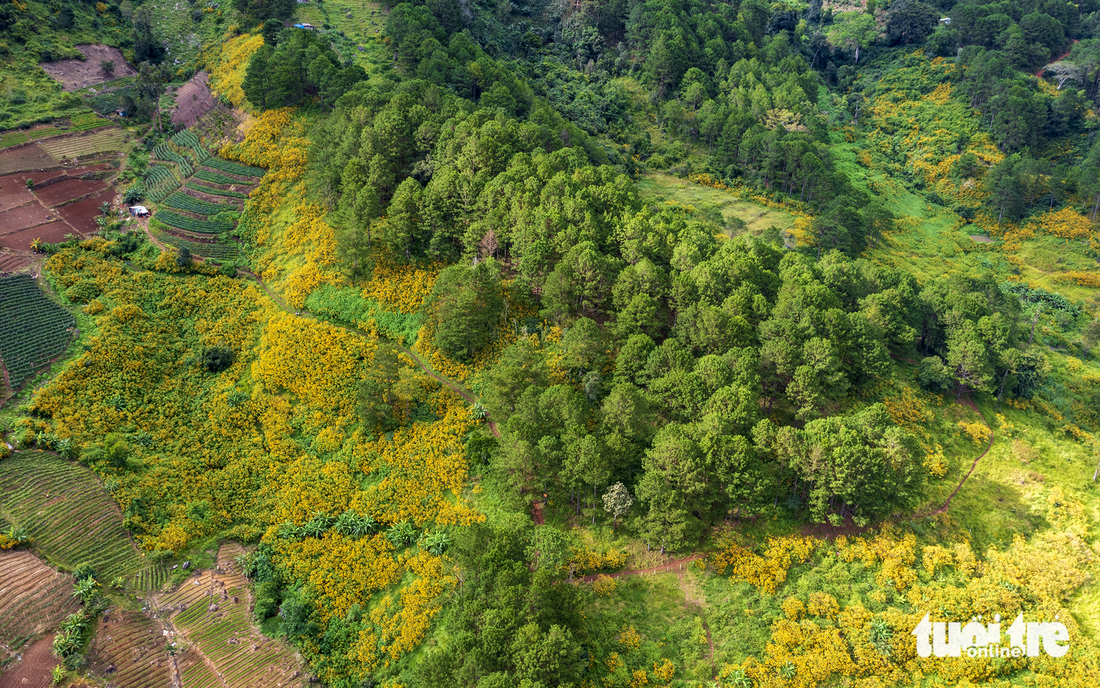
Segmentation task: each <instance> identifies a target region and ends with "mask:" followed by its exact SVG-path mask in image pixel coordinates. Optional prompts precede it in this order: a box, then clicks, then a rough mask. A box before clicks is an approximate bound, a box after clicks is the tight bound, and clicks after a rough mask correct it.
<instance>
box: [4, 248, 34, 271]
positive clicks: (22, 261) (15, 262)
mask: <svg viewBox="0 0 1100 688" xmlns="http://www.w3.org/2000/svg"><path fill="white" fill-rule="evenodd" d="M33 262H34V257H33V256H29V255H27V254H25V253H0V275H3V274H6V273H11V272H15V271H16V270H20V269H22V268H23V267H25V266H27V265H30V264H31V263H33Z"/></svg>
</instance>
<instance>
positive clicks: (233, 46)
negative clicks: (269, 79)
mask: <svg viewBox="0 0 1100 688" xmlns="http://www.w3.org/2000/svg"><path fill="white" fill-rule="evenodd" d="M263 44H264V37H263V36H261V35H259V34H256V35H249V34H242V35H240V36H235V37H233V38H230V39H228V40H223V41H220V42H217V41H215V42H213V43H211V44H210V45H209V46H208V47H207V48H206V49H205V50H204V51H203V59H204V60H205V62H206V68H207V71H208V73H209V75H210V90H211V91H213V92H214V93H215V94H217V95H225V96H226V97H227V98H229V102H231V103H233V105H234V107H238V108H242V109H248V99H247V98H245V96H244V91H243V90H241V84H242V83H244V72H245V69H247V68H248V60H249V59H250V58H251V57H252V54H253V53H254V52H256V51H257V50H259V49H260V48H261V47H263Z"/></svg>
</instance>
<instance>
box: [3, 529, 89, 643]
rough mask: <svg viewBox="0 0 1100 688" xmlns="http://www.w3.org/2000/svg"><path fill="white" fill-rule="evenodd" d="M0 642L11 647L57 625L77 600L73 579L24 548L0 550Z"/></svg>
mask: <svg viewBox="0 0 1100 688" xmlns="http://www.w3.org/2000/svg"><path fill="white" fill-rule="evenodd" d="M0 581H3V585H0V619H3V620H4V622H3V623H0V645H7V646H9V647H10V646H11V645H12V644H13V643H15V642H16V641H22V640H27V639H29V638H30V637H31V636H33V635H36V634H38V633H41V632H43V631H45V630H47V629H48V628H50V627H51V626H54V625H56V624H57V623H58V622H59V621H61V620H62V619H64V618H65V617H66V616H68V615H69V614H70V613H72V612H74V611H76V609H77V608H78V607H79V606H80V603H79V602H78V601H77V600H76V599H75V598H74V597H73V596H72V590H73V579H72V578H71V577H69V576H66V575H64V574H61V573H58V572H57V571H55V570H54V569H52V568H50V567H49V566H46V565H45V564H44V563H43V562H42V561H41V560H39V559H38V557H36V556H34V555H33V554H31V553H30V552H26V551H21V550H19V551H10V550H9V551H0Z"/></svg>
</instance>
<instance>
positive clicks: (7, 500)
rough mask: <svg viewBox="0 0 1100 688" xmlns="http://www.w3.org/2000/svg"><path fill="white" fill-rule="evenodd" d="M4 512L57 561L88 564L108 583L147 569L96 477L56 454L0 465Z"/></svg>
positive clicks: (34, 454) (36, 454) (22, 455)
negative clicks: (143, 568)
mask: <svg viewBox="0 0 1100 688" xmlns="http://www.w3.org/2000/svg"><path fill="white" fill-rule="evenodd" d="M0 510H3V511H6V512H7V513H9V514H11V515H12V517H13V518H14V519H15V520H16V521H17V522H19V523H20V524H21V525H23V526H24V527H25V528H26V529H27V530H28V531H29V532H30V535H31V537H32V538H33V539H34V542H35V546H36V547H38V548H39V550H41V551H42V552H43V553H45V554H46V555H47V556H49V557H50V558H51V559H53V560H56V561H59V562H62V563H65V564H67V565H70V566H75V565H77V564H80V563H83V562H88V563H90V564H91V565H92V566H93V567H94V568H95V569H96V572H97V574H98V575H99V576H100V577H101V578H104V579H110V578H114V577H116V576H126V575H129V574H131V573H134V572H135V571H137V570H138V569H139V568H141V567H142V565H143V564H144V561H143V560H142V558H141V556H140V555H139V554H138V552H137V550H135V549H134V546H133V545H132V544H131V543H130V539H129V538H128V537H127V535H126V531H125V530H124V529H123V527H122V516H121V514H120V513H119V511H118V508H117V506H116V505H115V503H114V500H113V499H111V497H110V495H108V494H107V492H105V491H104V490H103V488H102V487H101V486H100V484H99V481H98V480H97V479H96V477H95V475H93V474H92V472H91V471H89V470H88V469H87V468H84V467H83V466H80V465H79V464H75V463H71V462H68V461H66V460H64V459H62V458H60V457H58V456H55V455H53V454H47V453H45V452H21V453H19V454H18V455H16V456H15V457H12V458H10V459H7V460H5V461H3V462H0Z"/></svg>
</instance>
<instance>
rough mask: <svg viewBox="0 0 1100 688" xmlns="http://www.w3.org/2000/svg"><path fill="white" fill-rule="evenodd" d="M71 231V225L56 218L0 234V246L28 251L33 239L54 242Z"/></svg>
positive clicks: (48, 242) (63, 237)
mask: <svg viewBox="0 0 1100 688" xmlns="http://www.w3.org/2000/svg"><path fill="white" fill-rule="evenodd" d="M72 233H73V228H72V227H70V226H69V225H68V224H67V223H65V222H62V221H61V220H56V221H54V222H48V223H46V224H44V225H38V226H37V227H28V228H27V229H21V230H19V231H18V232H12V233H11V234H5V235H3V236H0V247H3V248H10V249H12V250H14V251H30V250H32V247H31V243H32V242H33V241H34V240H35V239H41V240H42V241H44V242H46V243H47V244H56V243H58V242H61V241H64V240H65V237H66V235H69V234H72Z"/></svg>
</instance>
